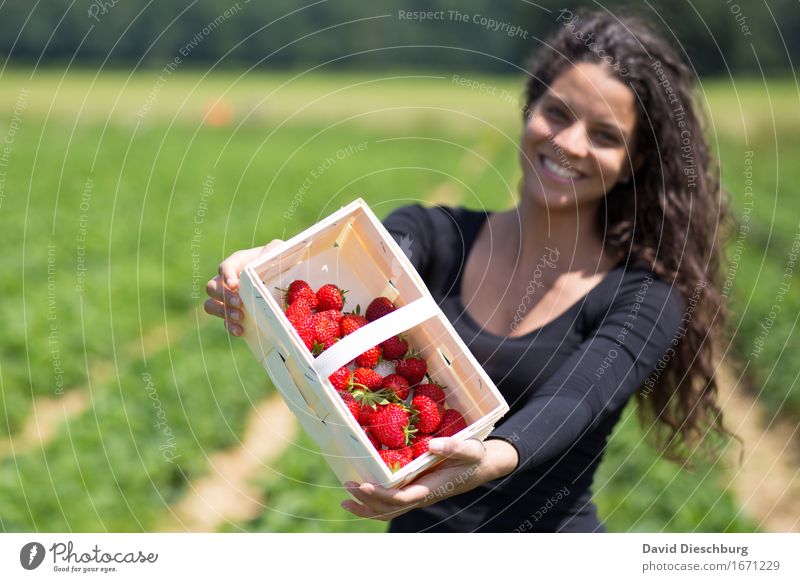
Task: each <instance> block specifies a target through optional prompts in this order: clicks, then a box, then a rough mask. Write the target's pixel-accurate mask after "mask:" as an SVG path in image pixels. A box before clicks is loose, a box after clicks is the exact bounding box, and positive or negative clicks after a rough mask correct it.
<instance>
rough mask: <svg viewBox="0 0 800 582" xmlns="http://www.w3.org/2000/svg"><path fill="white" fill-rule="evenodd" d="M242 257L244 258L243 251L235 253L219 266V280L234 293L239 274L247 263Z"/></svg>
mask: <svg viewBox="0 0 800 582" xmlns="http://www.w3.org/2000/svg"><path fill="white" fill-rule="evenodd" d="M250 250H251V251H252V250H253V249H250ZM243 256H245V251H236V252H235V253H233V254H232V255H231V256H230V257H228V258H227V259H225V260H224V261H222V262H221V263H220V264H219V276H220V278H221V279H222V280H223V281H224V282H225V284H226V285H227V286H228V288H230V289H232V290H234V291H235V290H236V289H237V288H238V285H239V273H241V272H242V269H243V268H244V266H245V264H247V262H249V261H246V260H243Z"/></svg>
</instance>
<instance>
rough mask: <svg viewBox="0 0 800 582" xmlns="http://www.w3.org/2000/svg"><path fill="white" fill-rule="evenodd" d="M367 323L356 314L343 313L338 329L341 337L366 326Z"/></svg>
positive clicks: (361, 316)
mask: <svg viewBox="0 0 800 582" xmlns="http://www.w3.org/2000/svg"><path fill="white" fill-rule="evenodd" d="M368 323H369V322H368V321H367V318H366V317H364V316H363V315H358V314H357V313H345V314H344V315H343V316H342V319H340V320H339V329H340V330H341V332H342V337H344V336H346V335H350V334H351V333H353V332H354V331H355V330H357V329H358V328H360V327H363V326H365V325H367V324H368Z"/></svg>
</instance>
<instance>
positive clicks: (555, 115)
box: [545, 106, 567, 120]
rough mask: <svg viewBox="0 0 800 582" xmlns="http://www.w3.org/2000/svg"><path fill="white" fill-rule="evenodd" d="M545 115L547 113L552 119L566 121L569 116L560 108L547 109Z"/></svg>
mask: <svg viewBox="0 0 800 582" xmlns="http://www.w3.org/2000/svg"><path fill="white" fill-rule="evenodd" d="M545 113H547V116H548V117H550V118H551V119H556V120H564V119H566V118H567V114H566V113H564V111H563V110H562V109H561V108H560V107H554V106H552V107H548V108H547V109H545Z"/></svg>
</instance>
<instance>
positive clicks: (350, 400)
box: [338, 390, 361, 420]
mask: <svg viewBox="0 0 800 582" xmlns="http://www.w3.org/2000/svg"><path fill="white" fill-rule="evenodd" d="M338 392H339V396H341V397H342V400H344V403H345V404H346V405H347V409H348V410H349V411H350V414H352V415H353V418H355V419H356V420H358V413H359V412H360V410H361V407H360V406H359V405H358V402H356V399H355V398H354V397H353V395H352V394H350V393H349V392H347V391H346V390H339V391H338Z"/></svg>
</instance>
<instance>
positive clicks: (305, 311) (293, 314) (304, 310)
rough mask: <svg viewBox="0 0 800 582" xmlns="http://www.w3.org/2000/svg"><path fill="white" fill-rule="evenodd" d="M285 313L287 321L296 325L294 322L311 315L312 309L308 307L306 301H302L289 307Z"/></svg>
mask: <svg viewBox="0 0 800 582" xmlns="http://www.w3.org/2000/svg"><path fill="white" fill-rule="evenodd" d="M284 313H285V314H286V319H288V320H289V323H291V324H292V325H294V320H297V319H299V318H302V317H305V316H307V315H311V308H310V307H309V306H308V303H307V302H306V301H303V300H302V299H301V300H298V301H295V302H294V303H292V304H291V305H289V307H287V308H286V311H284Z"/></svg>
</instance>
